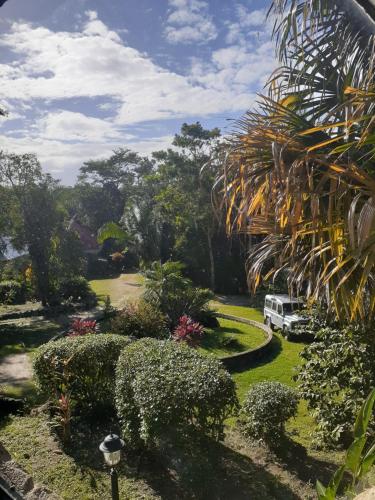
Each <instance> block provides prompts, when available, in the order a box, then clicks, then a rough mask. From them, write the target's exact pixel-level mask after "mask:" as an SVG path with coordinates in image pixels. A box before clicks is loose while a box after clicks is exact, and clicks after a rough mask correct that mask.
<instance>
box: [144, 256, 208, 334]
mask: <svg viewBox="0 0 375 500" xmlns="http://www.w3.org/2000/svg"><path fill="white" fill-rule="evenodd" d="M183 269H184V266H183V264H181V263H180V262H166V263H165V264H160V263H159V262H154V263H153V264H152V266H151V268H150V269H148V270H146V271H145V277H146V282H145V286H146V291H145V293H144V298H145V300H146V301H147V302H150V303H151V304H153V305H154V306H155V307H157V308H159V309H160V310H161V311H162V312H163V313H164V314H166V315H167V316H168V318H169V320H170V323H171V327H172V328H173V327H175V326H176V325H177V324H178V320H179V318H180V317H181V316H183V315H187V316H190V317H191V318H193V319H194V320H195V321H200V320H201V319H202V318H203V317H204V316H206V317H207V316H210V309H209V307H208V304H209V302H210V300H212V299H213V293H212V292H211V290H208V289H204V288H195V287H194V286H193V284H192V282H191V280H190V279H188V278H185V277H184V276H183V275H182V270H183ZM202 323H203V324H205V322H203V321H202Z"/></svg>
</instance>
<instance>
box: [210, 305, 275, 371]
mask: <svg viewBox="0 0 375 500" xmlns="http://www.w3.org/2000/svg"><path fill="white" fill-rule="evenodd" d="M216 316H217V317H218V318H223V319H230V320H232V321H237V322H238V323H244V324H245V325H251V326H255V327H257V328H259V329H260V330H263V332H264V336H265V338H266V340H265V341H264V342H263V344H261V345H260V346H258V347H255V348H254V349H250V350H248V351H244V352H239V353H237V354H233V355H231V356H223V357H221V358H219V359H220V361H221V362H222V363H223V365H224V366H225V368H227V369H228V370H229V371H230V372H231V371H239V370H244V369H246V368H249V367H250V366H251V365H252V363H253V362H254V361H257V360H259V359H261V358H263V357H264V356H265V355H266V354H268V353H269V352H270V350H271V348H272V346H271V342H272V339H273V334H272V330H271V329H270V328H268V326H266V325H263V324H262V323H259V322H258V321H254V320H252V319H245V318H240V317H238V316H232V315H230V314H222V313H216Z"/></svg>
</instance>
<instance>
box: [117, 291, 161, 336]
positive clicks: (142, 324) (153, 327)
mask: <svg viewBox="0 0 375 500" xmlns="http://www.w3.org/2000/svg"><path fill="white" fill-rule="evenodd" d="M110 329H111V331H112V332H114V333H117V334H120V335H129V336H132V337H136V338H142V337H154V338H157V339H163V338H166V337H168V335H169V331H168V322H167V319H166V317H165V315H164V314H163V313H162V312H160V311H159V310H158V309H157V308H156V307H154V306H153V305H152V304H149V303H148V302H146V301H144V300H141V301H139V302H129V303H128V304H126V305H125V307H124V308H123V309H122V310H121V311H119V312H118V313H117V314H116V316H115V317H114V318H113V320H112V321H111V327H110Z"/></svg>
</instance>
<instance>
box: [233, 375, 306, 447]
mask: <svg viewBox="0 0 375 500" xmlns="http://www.w3.org/2000/svg"><path fill="white" fill-rule="evenodd" d="M298 400H299V398H298V396H297V394H296V392H295V391H294V390H293V389H291V388H290V387H288V386H286V385H284V384H281V383H280V382H259V383H258V384H254V385H252V386H251V389H250V390H249V392H248V393H247V395H246V397H245V401H244V403H243V406H242V408H241V413H240V420H239V423H240V427H241V430H242V431H243V433H244V434H245V435H246V436H248V437H251V438H255V439H263V440H264V441H266V442H267V443H270V444H274V443H276V442H277V441H278V440H279V439H280V438H282V437H283V435H284V432H285V423H286V421H287V420H288V419H289V418H291V417H294V416H296V414H297V407H298Z"/></svg>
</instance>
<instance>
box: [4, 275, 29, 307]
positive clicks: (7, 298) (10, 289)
mask: <svg viewBox="0 0 375 500" xmlns="http://www.w3.org/2000/svg"><path fill="white" fill-rule="evenodd" d="M23 302H25V287H24V286H22V284H21V283H19V282H18V281H14V280H8V281H0V304H22V303H23Z"/></svg>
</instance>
